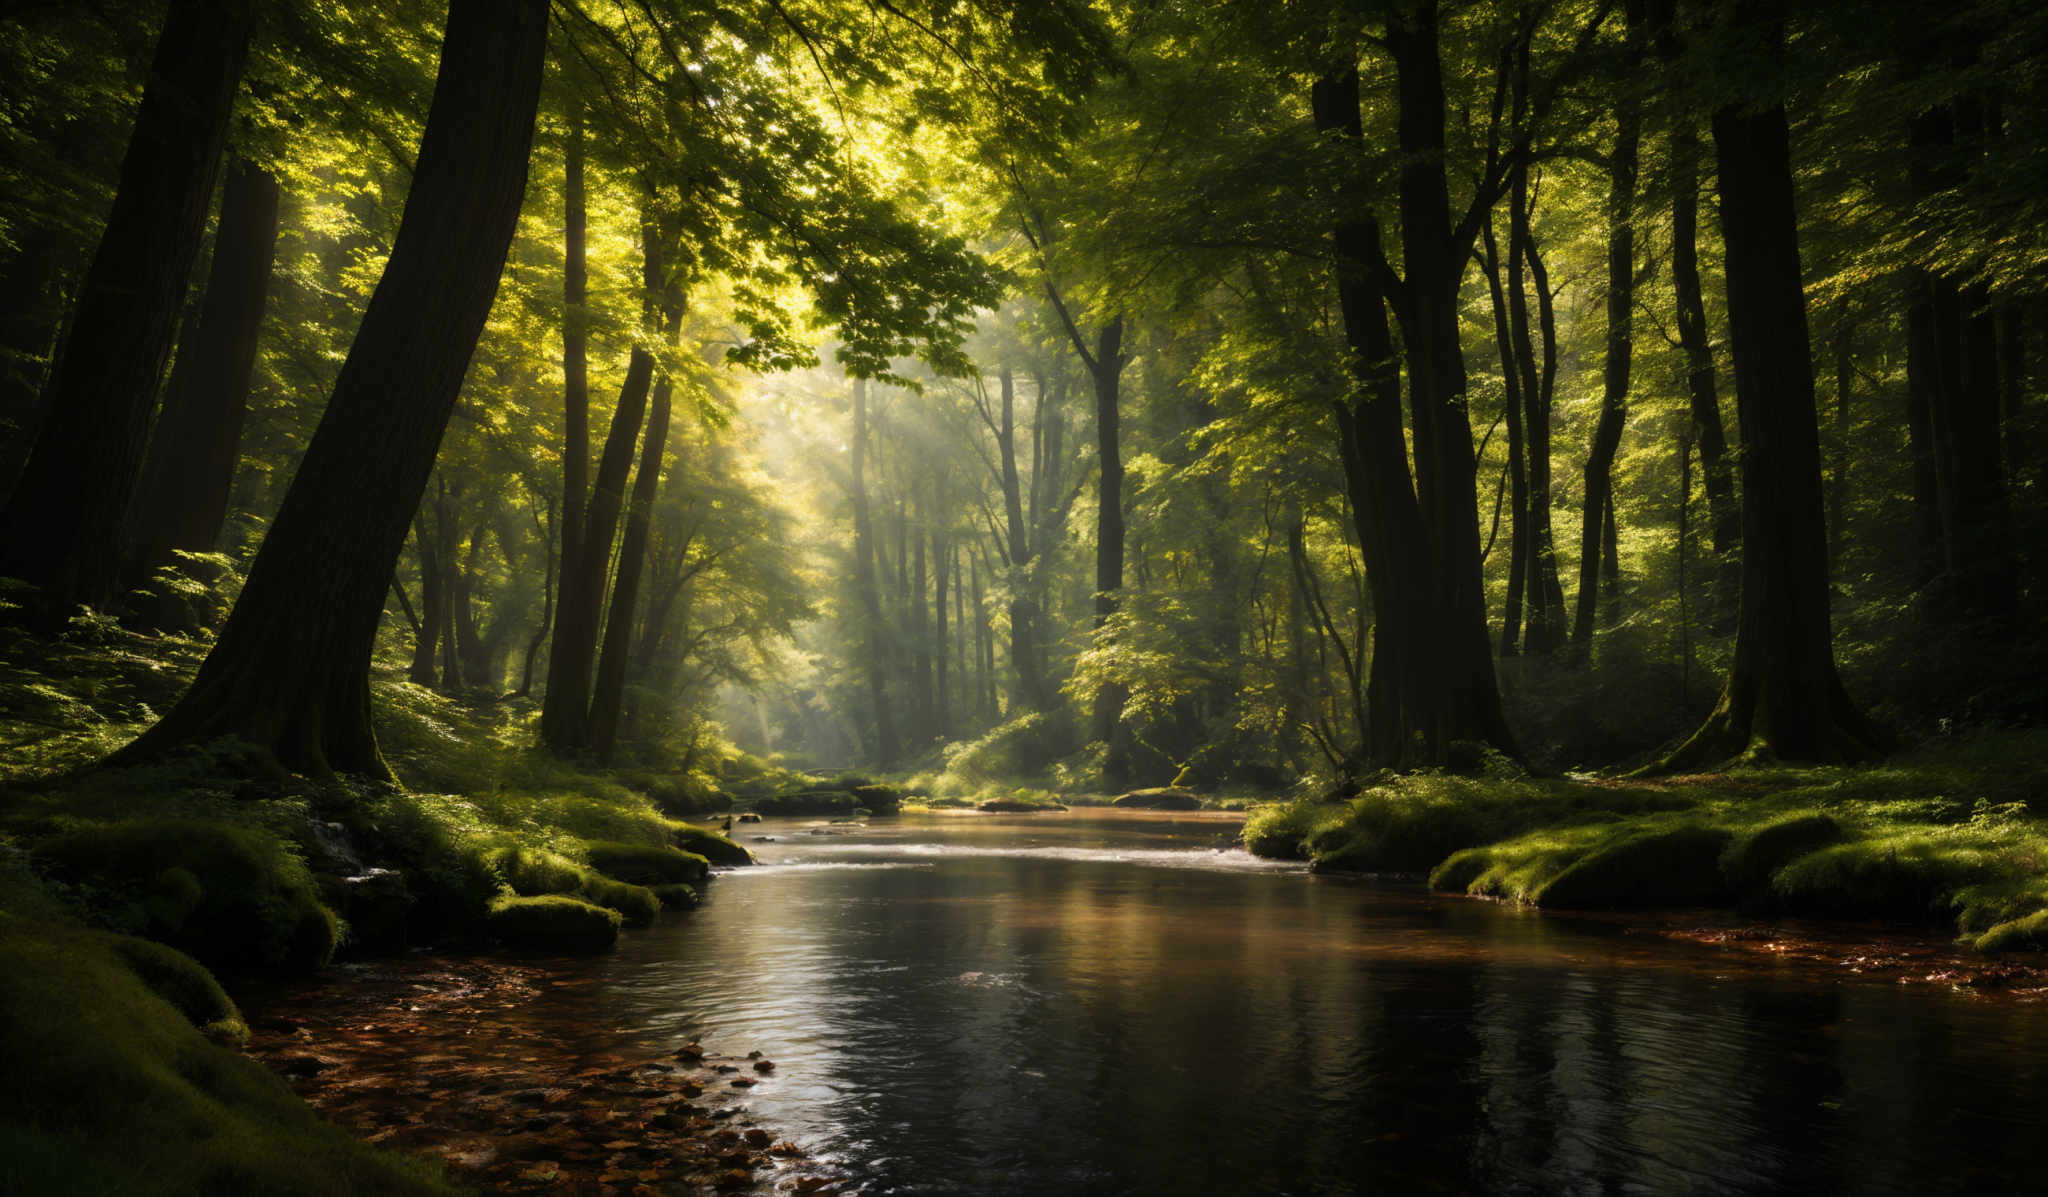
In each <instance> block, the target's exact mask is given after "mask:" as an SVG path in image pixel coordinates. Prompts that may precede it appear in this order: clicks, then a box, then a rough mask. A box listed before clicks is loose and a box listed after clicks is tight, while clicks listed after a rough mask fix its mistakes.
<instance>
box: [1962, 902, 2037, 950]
mask: <svg viewBox="0 0 2048 1197" xmlns="http://www.w3.org/2000/svg"><path fill="white" fill-rule="evenodd" d="M1971 942H1972V944H1974V945H1975V947H1976V949H1977V950H1978V951H1980V952H2016V951H2036V952H2038V951H2043V950H2048V910H2037V911H2035V912H2034V913H2032V914H2030V915H2028V916H2026V917H2025V918H2018V919H2008V920H2006V921H2005V922H2002V923H1999V924H1997V925H1996V926H1994V927H1992V928H1991V929H1990V930H1989V931H1986V932H1984V933H1983V934H1982V935H1979V936H1978V937H1977V938H1976V939H1974V940H1972V941H1971Z"/></svg>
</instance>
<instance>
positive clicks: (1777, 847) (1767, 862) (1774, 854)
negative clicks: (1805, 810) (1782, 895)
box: [1721, 813, 1844, 895]
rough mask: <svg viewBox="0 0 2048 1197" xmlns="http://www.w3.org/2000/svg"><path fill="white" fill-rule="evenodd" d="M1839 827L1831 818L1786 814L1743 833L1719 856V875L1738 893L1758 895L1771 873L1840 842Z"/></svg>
mask: <svg viewBox="0 0 2048 1197" xmlns="http://www.w3.org/2000/svg"><path fill="white" fill-rule="evenodd" d="M1843 835H1844V832H1843V831H1842V825H1841V824H1840V823H1837V822H1836V821H1835V820H1834V819H1833V818H1832V817H1831V816H1828V815H1824V814H1819V813H1809V814H1802V815H1789V816H1787V817H1785V818H1782V819H1777V820H1774V821H1772V822H1769V823H1766V824H1764V825H1763V826H1761V827H1757V828H1754V829H1752V830H1750V831H1746V832H1744V833H1743V834H1741V835H1739V836H1737V837H1736V838H1735V842H1734V843H1731V844H1729V845H1728V850H1727V851H1725V852H1723V853H1721V876H1722V877H1723V878H1725V879H1726V880H1727V882H1728V885H1729V888H1731V889H1733V890H1734V891H1735V892H1736V893H1737V894H1745V895H1746V894H1756V893H1761V892H1764V891H1766V890H1768V888H1769V887H1770V883H1771V874H1773V873H1775V872H1777V871H1778V870H1779V869H1781V868H1784V867H1785V866H1786V865H1788V864H1790V863H1792V862H1793V861H1795V860H1797V859H1799V858H1800V857H1802V856H1805V855H1806V854H1807V853H1809V852H1814V851H1818V850H1819V849H1821V848H1825V847H1827V846H1828V845H1830V844H1838V843H1841V842H1842V838H1843Z"/></svg>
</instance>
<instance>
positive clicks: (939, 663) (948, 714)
mask: <svg viewBox="0 0 2048 1197" xmlns="http://www.w3.org/2000/svg"><path fill="white" fill-rule="evenodd" d="M932 486H933V488H934V491H935V500H934V502H935V505H936V507H935V513H934V515H933V517H932V647H933V650H934V656H935V657H936V660H935V661H934V662H933V664H934V666H935V667H936V670H937V673H938V677H937V678H936V680H935V682H934V686H933V688H934V691H935V693H936V694H937V701H936V703H935V705H934V709H933V712H932V730H933V731H934V732H935V733H936V734H937V735H938V737H939V739H941V740H944V739H946V738H947V737H948V736H949V735H951V734H952V722H953V720H952V714H953V700H952V695H951V694H950V693H949V691H948V690H947V686H946V658H947V657H948V656H949V655H950V654H951V653H952V642H951V641H949V640H948V639H947V638H946V585H947V581H948V574H949V573H950V572H951V569H952V562H953V553H952V546H951V545H950V544H949V543H948V541H947V537H946V511H947V506H946V504H947V502H948V501H949V500H950V499H951V497H952V496H950V495H948V494H947V493H946V489H945V484H944V481H943V479H936V478H935V479H934V480H933V482H932Z"/></svg>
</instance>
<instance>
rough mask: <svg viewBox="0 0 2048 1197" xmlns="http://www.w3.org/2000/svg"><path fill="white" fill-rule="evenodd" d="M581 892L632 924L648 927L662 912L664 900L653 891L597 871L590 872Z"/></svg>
mask: <svg viewBox="0 0 2048 1197" xmlns="http://www.w3.org/2000/svg"><path fill="white" fill-rule="evenodd" d="M578 893H579V894H580V896H582V897H584V898H586V899H588V900H589V901H592V902H595V903H597V904H598V905H599V906H602V907H604V908H605V909H606V910H615V911H617V912H618V914H619V917H620V918H621V919H623V920H624V921H625V924H626V926H628V927H645V926H647V925H648V924H649V923H652V922H653V921H654V916H655V915H657V914H660V913H661V906H662V902H661V899H660V898H659V897H656V896H655V893H654V891H653V890H651V889H649V888H647V887H646V886H644V885H633V884H630V883H628V882H625V881H614V880H613V879H611V878H610V877H605V876H601V875H599V874H596V873H592V874H591V875H590V877H589V879H588V880H587V881H585V882H584V884H583V888H582V889H581V890H580V891H578Z"/></svg>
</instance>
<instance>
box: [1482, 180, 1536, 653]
mask: <svg viewBox="0 0 2048 1197" xmlns="http://www.w3.org/2000/svg"><path fill="white" fill-rule="evenodd" d="M1480 235H1481V236H1482V237H1483V238H1484V241H1483V244H1484V245H1485V247H1486V256H1485V259H1484V263H1483V264H1484V266H1485V269H1486V285H1487V290H1488V291H1489V292H1490V293H1491V296H1492V299H1493V340H1494V344H1495V345H1496V346H1497V347H1498V350H1499V353H1500V377H1501V386H1502V388H1503V390H1504V392H1505V393H1504V395H1503V398H1502V404H1501V406H1502V411H1501V414H1502V417H1503V418H1504V419H1505V420H1506V421H1507V426H1508V520H1509V529H1508V594H1507V602H1506V604H1505V606H1504V607H1503V608H1502V610H1501V621H1500V655H1501V656H1503V657H1512V656H1514V655H1515V653H1516V652H1518V651H1519V650H1520V641H1521V638H1522V592H1523V587H1524V586H1525V585H1526V582H1527V574H1528V572H1529V476H1528V469H1527V466H1526V458H1525V450H1524V448H1523V443H1522V367H1521V363H1519V362H1518V361H1517V360H1516V357H1515V344H1514V335H1513V333H1512V332H1511V331H1510V330H1509V324H1510V318H1509V313H1508V305H1507V299H1506V292H1505V291H1504V290H1503V289H1502V287H1501V278H1500V247H1499V245H1498V244H1496V243H1495V241H1494V238H1493V218H1492V217H1491V216H1488V217H1487V221H1486V224H1485V226H1484V227H1483V228H1482V229H1481V230H1480Z"/></svg>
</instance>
